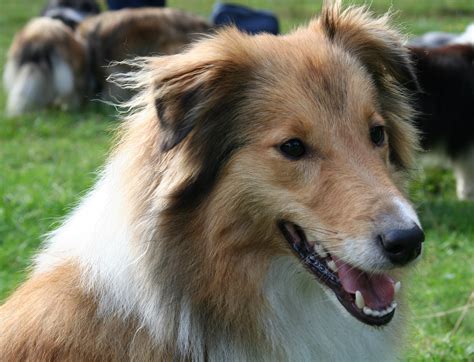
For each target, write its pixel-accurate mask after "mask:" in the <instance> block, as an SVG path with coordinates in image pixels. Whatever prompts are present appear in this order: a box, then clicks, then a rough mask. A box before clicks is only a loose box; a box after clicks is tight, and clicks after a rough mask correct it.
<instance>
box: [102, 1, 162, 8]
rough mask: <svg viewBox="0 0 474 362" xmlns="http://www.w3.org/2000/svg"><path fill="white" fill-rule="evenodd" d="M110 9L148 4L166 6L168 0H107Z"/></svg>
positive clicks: (138, 6) (139, 6)
mask: <svg viewBox="0 0 474 362" xmlns="http://www.w3.org/2000/svg"><path fill="white" fill-rule="evenodd" d="M107 5H108V6H109V9H110V10H119V9H123V8H141V7H147V6H154V7H156V6H165V5H166V0H107Z"/></svg>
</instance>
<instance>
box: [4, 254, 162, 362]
mask: <svg viewBox="0 0 474 362" xmlns="http://www.w3.org/2000/svg"><path fill="white" fill-rule="evenodd" d="M96 309H97V307H96V303H95V301H94V298H93V297H92V296H90V295H87V293H86V292H84V290H83V289H82V288H81V279H80V275H79V270H78V267H77V265H75V264H74V263H72V262H71V263H66V264H63V265H61V266H60V267H58V268H56V269H55V270H54V271H52V272H50V273H46V274H43V275H39V276H35V277H32V278H31V279H30V280H28V281H27V282H26V283H25V284H23V285H22V286H21V287H20V288H19V289H18V290H17V291H16V293H15V294H14V296H13V297H12V298H11V299H10V300H9V303H7V304H5V305H3V306H1V307H0V325H1V326H2V331H1V333H0V351H2V359H3V360H5V361H77V360H83V361H122V360H140V361H145V360H166V355H167V354H166V353H167V352H166V351H164V350H163V349H158V348H156V347H155V346H153V344H152V342H151V340H150V338H149V336H148V335H147V333H146V332H145V331H143V330H140V329H137V327H138V325H137V323H136V322H135V321H133V320H126V321H123V320H121V319H120V317H118V316H117V318H113V319H101V318H100V317H98V316H97V313H96Z"/></svg>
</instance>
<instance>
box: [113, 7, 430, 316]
mask: <svg viewBox="0 0 474 362" xmlns="http://www.w3.org/2000/svg"><path fill="white" fill-rule="evenodd" d="M386 23H387V19H386V18H379V19H375V20H374V19H373V18H371V17H370V16H369V15H368V13H367V12H365V11H364V10H361V9H358V8H355V9H349V10H346V11H344V12H342V11H341V10H340V8H339V6H338V5H337V4H336V5H335V6H326V7H325V8H324V9H323V13H322V15H321V16H320V17H319V18H318V19H316V20H315V21H313V22H312V23H311V24H310V25H309V27H306V28H301V29H298V30H296V31H294V32H293V33H291V34H289V35H285V36H281V37H274V36H271V35H258V36H255V37H253V36H249V35H245V34H242V33H239V32H238V31H237V30H234V29H226V30H223V31H221V32H219V33H218V34H217V35H215V36H212V37H210V38H209V39H205V40H203V41H201V42H199V43H197V44H196V45H194V46H193V47H191V48H190V49H189V50H188V51H187V52H185V53H183V54H180V55H175V56H170V57H164V58H150V59H147V60H146V61H145V63H146V64H145V66H144V69H143V70H142V71H140V72H138V75H136V76H135V78H134V80H133V81H134V87H136V88H139V89H140V88H145V89H146V90H145V91H144V92H143V93H141V94H140V95H139V96H138V97H137V98H136V99H135V100H134V101H132V105H133V106H135V107H137V108H138V110H137V112H136V113H135V114H134V115H132V116H131V120H130V122H128V123H127V124H126V126H125V128H126V130H125V136H124V141H123V142H122V144H121V146H120V148H119V152H123V154H134V155H135V160H134V161H133V162H132V164H133V166H132V168H131V169H130V170H129V172H128V174H129V175H131V177H132V178H133V182H131V183H130V185H129V186H128V187H127V189H128V190H129V192H130V193H131V198H133V200H134V201H133V202H134V203H135V204H136V205H138V206H137V207H138V209H139V210H140V211H139V212H138V214H140V215H141V217H142V220H141V221H142V222H141V225H145V224H149V225H154V226H153V228H154V229H158V230H159V232H158V234H159V235H158V236H156V237H157V238H159V239H160V245H162V246H163V248H165V249H166V262H163V263H161V264H160V265H157V266H156V268H155V271H156V272H157V273H161V274H163V273H167V272H166V271H165V270H172V271H170V272H169V273H168V274H166V276H163V279H166V280H173V283H172V284H173V286H174V288H178V287H179V286H184V285H187V286H188V287H186V288H184V287H183V288H184V289H186V290H187V291H188V292H189V293H190V294H192V299H193V300H194V301H196V303H199V302H202V303H203V304H204V303H205V305H206V306H210V305H215V306H218V307H216V308H214V309H216V310H219V311H222V310H225V311H226V312H228V313H229V315H231V314H232V311H237V310H239V311H240V310H241V309H242V308H243V306H245V308H247V309H252V308H254V309H255V308H259V305H258V303H255V295H260V296H262V292H261V285H262V283H263V280H264V279H265V273H266V272H267V270H268V266H269V265H270V263H271V262H272V260H274V259H275V258H277V257H279V256H291V257H292V258H293V260H294V263H295V264H298V265H300V264H301V263H302V264H303V265H304V266H305V267H306V270H307V273H309V275H312V276H313V277H314V283H319V284H320V285H321V287H322V288H323V289H324V290H326V291H327V292H328V293H329V294H330V295H331V296H332V299H333V300H334V301H335V303H338V304H342V305H343V306H344V308H345V309H346V310H347V311H348V312H349V313H350V314H351V315H352V316H353V317H355V318H357V319H359V320H360V321H362V322H364V323H366V324H369V325H383V324H387V323H389V322H390V320H391V319H392V317H393V315H394V313H395V307H396V304H395V301H394V294H395V292H396V289H397V288H398V285H397V283H396V281H395V280H394V279H392V277H391V276H389V275H388V272H389V271H390V270H392V269H395V270H397V269H403V268H401V267H403V266H405V265H406V264H409V263H410V262H412V261H414V260H415V259H417V257H418V256H419V254H420V252H421V243H422V241H423V232H422V231H421V228H420V225H419V221H418V219H417V216H416V214H415V212H414V211H413V208H412V206H410V204H409V202H408V201H407V200H406V197H405V195H404V193H403V184H404V179H405V175H406V171H407V170H409V169H410V167H411V165H412V162H413V156H414V153H415V151H416V150H417V147H418V143H417V133H416V131H415V129H414V127H413V126H412V124H411V116H412V108H411V106H410V103H409V99H408V98H407V96H406V88H405V87H406V85H407V84H408V83H411V84H413V83H416V80H415V79H414V77H413V72H412V69H411V65H410V62H409V60H408V54H407V52H406V50H405V49H404V48H403V47H402V45H401V41H400V38H399V35H398V34H397V33H396V32H394V31H393V30H391V29H390V28H389V27H388V26H387V24H386ZM136 79H138V81H136ZM138 150H139V151H138ZM147 205H148V206H147ZM151 210H154V211H151ZM157 210H158V211H157ZM153 212H157V213H153ZM143 220H146V222H144V221H143ZM157 220H158V221H157ZM157 223H158V225H157ZM150 254H151V255H152V260H154V262H155V263H156V260H159V259H160V258H162V255H163V249H161V250H160V252H157V253H155V254H153V252H151V253H150ZM183 261H186V262H183ZM191 281H192V282H191ZM262 298H263V299H264V297H263V296H262ZM263 299H262V300H263ZM203 301H205V302H203ZM236 313H237V312H236ZM236 313H234V315H237V314H236ZM221 314H222V313H221ZM239 315H241V314H239Z"/></svg>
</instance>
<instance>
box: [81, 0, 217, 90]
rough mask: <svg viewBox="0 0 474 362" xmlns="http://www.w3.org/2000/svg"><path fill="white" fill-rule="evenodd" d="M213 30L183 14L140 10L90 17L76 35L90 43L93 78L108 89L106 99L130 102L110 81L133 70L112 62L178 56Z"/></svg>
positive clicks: (169, 10) (170, 10) (196, 19)
mask: <svg viewBox="0 0 474 362" xmlns="http://www.w3.org/2000/svg"><path fill="white" fill-rule="evenodd" d="M210 28H211V26H210V25H209V23H208V22H207V21H206V20H205V19H203V18H201V17H199V16H196V15H193V14H190V13H187V12H185V11H182V10H177V9H172V8H139V9H123V10H119V11H108V12H104V13H101V14H99V15H96V16H93V17H90V18H88V19H86V20H84V21H83V22H82V23H81V24H80V25H79V27H78V29H77V30H76V32H77V34H78V35H79V36H80V37H81V38H82V39H84V41H85V42H87V43H88V46H89V55H90V58H91V66H92V69H91V71H92V75H93V77H94V78H95V80H96V81H97V82H98V83H99V86H101V87H105V88H107V89H105V91H104V96H105V97H106V98H109V99H114V98H118V99H126V98H128V95H126V94H124V93H122V92H121V91H120V89H118V88H116V87H114V86H113V85H112V84H110V83H107V82H106V80H107V78H108V76H109V75H111V74H115V73H121V72H126V71H129V70H130V69H129V68H128V67H126V66H124V65H118V64H110V63H111V62H120V61H123V60H125V59H131V58H134V57H137V56H151V55H163V54H175V53H178V52H180V51H181V50H183V48H184V47H185V46H186V45H187V44H189V43H190V42H192V41H193V40H195V39H197V37H198V36H199V35H200V34H201V35H202V33H207V32H208V31H209V30H210ZM109 65H110V66H109ZM109 87H110V89H109Z"/></svg>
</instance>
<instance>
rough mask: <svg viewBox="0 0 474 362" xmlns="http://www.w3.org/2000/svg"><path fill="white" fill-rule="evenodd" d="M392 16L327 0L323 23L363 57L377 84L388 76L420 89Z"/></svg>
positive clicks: (331, 35) (334, 36)
mask: <svg viewBox="0 0 474 362" xmlns="http://www.w3.org/2000/svg"><path fill="white" fill-rule="evenodd" d="M389 20H390V16H389V15H384V16H382V17H378V18H377V17H374V16H372V14H371V13H370V12H369V11H367V10H366V9H365V8H363V7H349V8H347V9H346V10H342V9H341V1H340V0H334V1H325V2H324V5H323V9H322V13H321V16H320V18H319V22H317V23H316V26H320V28H321V30H322V31H323V33H324V34H325V35H326V36H327V38H328V39H329V40H330V41H332V42H334V43H336V44H338V45H340V46H341V47H343V48H344V49H346V50H347V51H349V52H350V53H351V54H354V55H355V56H356V57H358V58H359V59H360V61H361V62H362V64H363V65H364V66H365V67H366V68H367V70H368V71H369V73H370V74H371V75H372V76H373V79H374V81H375V83H376V85H377V86H381V87H384V86H387V84H386V81H387V77H390V78H392V79H391V80H395V81H396V82H397V83H398V84H399V85H401V86H403V87H406V88H409V89H414V88H418V82H417V80H416V76H415V72H414V70H413V67H412V65H411V61H410V54H409V52H408V49H407V48H406V47H404V46H403V44H402V36H401V35H400V34H399V33H398V32H397V31H396V30H394V29H393V28H392V27H390V26H389Z"/></svg>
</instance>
